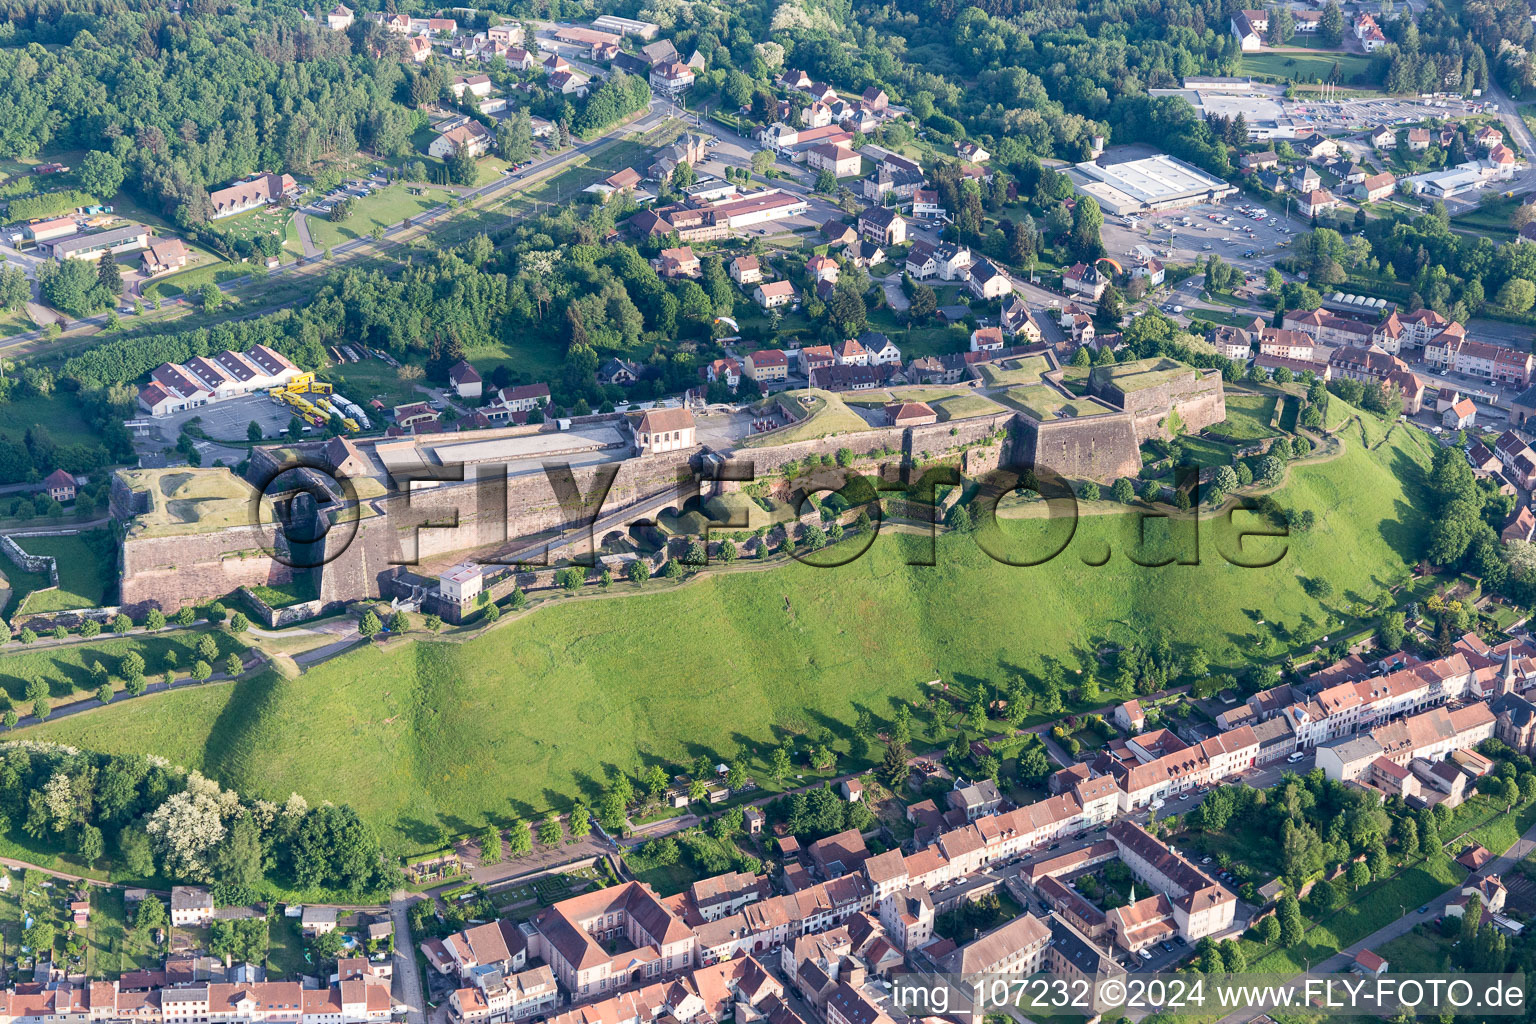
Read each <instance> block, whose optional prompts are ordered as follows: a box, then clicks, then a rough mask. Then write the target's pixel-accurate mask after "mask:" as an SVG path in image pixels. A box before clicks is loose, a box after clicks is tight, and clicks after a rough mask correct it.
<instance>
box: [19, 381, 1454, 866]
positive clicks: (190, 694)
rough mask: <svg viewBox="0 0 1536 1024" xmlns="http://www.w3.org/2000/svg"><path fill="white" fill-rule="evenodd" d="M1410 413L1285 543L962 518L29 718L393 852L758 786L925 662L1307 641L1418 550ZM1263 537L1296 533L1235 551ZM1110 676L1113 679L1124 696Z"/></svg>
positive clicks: (845, 757)
mask: <svg viewBox="0 0 1536 1024" xmlns="http://www.w3.org/2000/svg"><path fill="white" fill-rule="evenodd" d="M1332 404H1333V405H1334V406H1337V407H1342V406H1343V403H1342V402H1339V401H1338V400H1335V401H1334V403H1332ZM1380 435H1381V431H1380V430H1379V428H1377V429H1374V430H1373V433H1372V435H1371V440H1372V441H1373V442H1375V441H1378V440H1380ZM1416 435H1417V431H1413V430H1407V429H1398V430H1394V431H1393V433H1392V435H1391V437H1389V438H1388V439H1387V440H1386V441H1385V442H1384V443H1382V444H1381V446H1380V447H1379V448H1378V449H1377V450H1375V451H1371V452H1368V451H1366V450H1365V449H1364V448H1363V447H1362V445H1361V431H1360V429H1359V428H1357V427H1350V428H1348V429H1347V430H1346V431H1344V436H1345V449H1344V452H1343V454H1342V455H1341V456H1340V457H1339V458H1337V459H1335V460H1333V461H1330V462H1322V463H1317V464H1313V465H1298V466H1295V467H1293V469H1292V474H1291V480H1290V482H1289V483H1288V485H1287V486H1286V488H1285V490H1284V491H1283V493H1282V500H1284V501H1285V502H1286V504H1289V505H1295V506H1296V507H1298V508H1301V509H1311V510H1313V511H1314V513H1315V514H1316V517H1317V526H1316V527H1315V528H1314V529H1312V530H1311V531H1310V532H1308V533H1305V534H1299V535H1296V536H1293V537H1291V538H1289V540H1288V541H1285V542H1276V541H1255V540H1253V539H1250V540H1248V541H1246V542H1241V543H1240V542H1238V541H1237V540H1236V539H1235V538H1234V537H1233V536H1232V533H1231V530H1230V529H1228V528H1225V527H1223V526H1221V525H1220V521H1219V520H1218V521H1210V522H1207V523H1206V524H1205V525H1204V528H1203V529H1202V530H1201V531H1200V541H1201V542H1203V547H1202V548H1201V549H1200V550H1199V551H1198V552H1194V551H1189V548H1188V546H1189V544H1190V543H1191V539H1192V538H1191V533H1192V531H1190V530H1189V529H1188V528H1187V523H1185V522H1184V521H1183V520H1178V519H1175V520H1160V521H1158V522H1161V523H1162V524H1164V526H1163V528H1164V529H1171V530H1173V531H1175V533H1177V535H1178V536H1179V537H1181V538H1183V540H1182V542H1181V543H1182V544H1183V545H1184V546H1185V549H1186V551H1187V552H1188V553H1189V554H1191V555H1196V554H1197V555H1198V564H1175V565H1167V566H1165V567H1164V568H1160V569H1149V568H1143V567H1141V566H1139V565H1137V564H1135V563H1133V562H1132V561H1131V560H1130V559H1129V558H1128V557H1127V552H1130V551H1132V550H1133V549H1136V548H1137V547H1138V546H1139V545H1140V544H1142V543H1143V542H1142V541H1140V540H1138V523H1139V521H1138V519H1137V518H1135V517H1133V516H1113V515H1100V516H1091V517H1087V518H1085V519H1083V520H1081V521H1080V522H1079V523H1078V524H1077V528H1076V535H1075V537H1073V538H1072V539H1071V541H1070V546H1069V547H1068V549H1067V550H1065V551H1064V552H1063V553H1062V555H1061V556H1060V557H1058V558H1056V559H1054V560H1052V561H1048V562H1046V563H1044V564H1041V565H1037V566H1033V567H1028V568H1024V567H1016V566H1010V565H1005V564H1003V563H1002V562H1000V561H994V560H993V559H991V558H989V557H987V555H986V554H984V553H983V552H982V550H981V549H980V547H979V546H978V541H985V542H986V543H987V544H988V546H989V549H991V550H994V551H996V550H998V549H999V547H1006V548H1007V552H1006V553H1008V554H1009V555H1010V556H1011V557H1013V558H1014V560H1015V561H1020V560H1023V559H1024V557H1025V556H1026V555H1032V556H1033V557H1034V558H1036V559H1038V558H1039V557H1040V556H1041V555H1042V554H1043V551H1044V550H1049V548H1046V547H1045V538H1044V537H1043V536H1042V533H1043V532H1045V531H1052V532H1051V537H1052V539H1054V540H1055V542H1056V543H1061V541H1060V531H1061V530H1062V529H1063V527H1064V524H1060V523H1055V524H1048V523H1042V522H1039V521H1017V520H1014V521H1009V522H1007V523H1004V524H1003V525H1002V526H1001V528H1000V529H999V530H997V531H987V532H984V533H983V534H980V535H978V536H977V537H970V536H965V535H958V534H948V535H945V536H943V537H941V538H940V539H939V541H938V543H937V549H936V552H935V553H934V555H935V557H934V558H933V559H932V561H934V562H935V563H936V564H933V565H922V564H918V565H912V564H908V562H909V556H910V557H911V560H918V561H921V560H925V559H924V556H925V555H926V554H927V552H928V542H927V540H926V539H925V538H921V537H914V536H910V535H906V534H895V535H887V536H885V537H883V538H881V539H880V540H879V541H877V542H876V543H875V544H874V546H873V547H872V548H871V550H870V551H868V552H867V553H865V554H864V555H863V556H862V557H860V558H857V559H856V560H854V561H852V562H850V563H849V564H847V565H843V566H840V567H838V568H817V567H814V566H810V565H806V564H801V563H795V564H793V565H789V566H786V567H784V568H779V569H774V570H772V571H769V572H756V571H740V572H727V573H719V574H712V575H706V576H704V577H702V578H700V579H697V580H695V581H693V582H690V583H687V584H685V585H682V586H673V587H668V588H666V589H660V590H658V591H657V592H656V593H651V594H643V593H642V594H635V593H634V592H633V591H632V590H630V589H629V588H628V587H627V585H625V586H619V587H615V588H614V593H615V595H617V596H615V597H612V598H599V597H593V598H590V599H589V598H579V599H571V598H564V599H558V600H555V601H554V602H552V603H551V606H548V607H544V608H541V609H540V610H539V611H538V612H537V614H534V615H530V616H526V617H522V618H518V619H515V620H503V623H502V624H501V625H500V626H498V627H496V628H494V629H492V630H491V631H490V632H489V633H488V634H486V635H485V636H483V637H481V638H478V639H476V640H473V641H471V642H469V643H454V642H447V641H435V642H409V643H405V644H401V645H400V646H397V647H392V648H390V649H389V650H379V649H372V648H370V649H366V650H360V651H357V652H355V653H351V654H348V655H346V656H344V657H342V658H339V659H336V660H333V661H330V662H327V663H325V664H323V665H321V666H318V667H316V668H314V669H312V670H311V671H309V672H308V673H306V674H304V675H303V676H301V677H299V678H298V679H296V680H293V681H286V680H282V679H279V678H277V677H276V676H275V674H272V673H267V674H263V675H260V676H257V677H253V678H250V679H246V680H243V681H241V682H239V683H236V684H234V685H221V686H213V687H202V688H187V689H184V690H180V691H175V692H172V693H170V694H165V695H156V696H153V697H150V698H148V699H144V700H139V701H133V702H128V703H125V704H123V705H121V706H119V707H113V708H108V709H104V710H101V711H91V712H85V713H83V714H79V715H75V716H72V717H70V718H67V719H61V720H59V721H56V722H50V723H44V724H43V725H41V726H36V727H33V728H30V729H28V730H24V731H23V733H22V735H24V736H26V737H28V738H34V739H53V740H59V741H61V742H66V743H71V744H75V745H79V746H84V747H89V748H93V749H101V750H108V751H147V752H154V753H157V754H161V755H163V756H165V757H167V758H170V759H171V760H173V761H176V762H178V763H182V764H186V765H188V766H192V767H197V768H200V769H202V770H204V771H206V772H209V773H210V774H212V775H213V776H214V777H216V778H218V779H219V780H220V781H221V782H224V783H225V784H227V785H230V786H232V787H234V788H237V789H239V790H241V791H244V792H246V793H248V794H249V795H252V796H261V797H266V798H270V799H276V800H282V799H284V798H285V797H287V795H288V794H289V793H290V792H295V791H296V792H299V793H301V794H303V795H304V796H305V797H306V798H308V799H309V800H310V801H311V802H312V803H313V802H315V801H318V800H321V799H330V800H334V801H337V802H347V803H350V804H352V805H354V806H355V807H357V808H358V810H359V811H360V812H361V813H362V814H364V815H365V816H366V817H368V818H369V819H370V820H372V821H374V822H375V823H376V824H378V825H379V827H380V828H381V829H382V830H383V831H384V832H385V834H386V835H387V836H390V837H391V844H392V846H393V847H394V848H396V849H397V850H399V851H400V852H415V851H420V850H425V849H428V848H429V847H431V846H432V844H433V843H434V842H435V836H436V827H437V825H438V824H439V823H441V824H443V825H445V826H446V827H448V828H449V829H451V830H452V831H455V832H461V831H467V830H468V829H471V828H474V827H478V826H479V825H481V824H483V823H484V821H485V820H486V819H487V817H492V818H505V817H508V816H510V815H511V814H513V813H518V814H521V815H523V816H524V817H528V818H531V817H533V816H535V815H537V814H538V813H540V812H542V811H543V810H545V809H548V808H551V807H561V806H565V805H567V804H568V803H569V801H570V800H572V799H573V798H575V797H576V796H578V795H581V794H586V795H587V796H589V797H591V796H592V795H593V794H594V793H595V791H596V788H597V786H598V785H599V782H598V780H600V779H601V778H602V777H603V774H604V772H605V771H606V770H607V769H608V768H609V767H610V766H612V767H617V768H620V769H623V770H626V771H631V772H634V771H637V770H639V769H641V768H643V767H644V766H646V765H648V764H651V763H655V762H657V761H661V762H663V763H667V764H675V763H680V762H683V761H685V760H687V759H691V758H693V757H694V756H696V755H698V754H701V753H702V754H707V755H708V756H710V757H711V758H712V759H719V760H729V759H731V758H736V757H739V758H741V759H742V760H743V762H744V763H745V765H746V767H747V769H748V770H749V771H750V772H753V773H756V774H757V777H758V779H759V781H760V782H763V783H765V785H766V784H767V780H766V776H765V772H764V768H765V765H766V762H767V757H768V754H769V751H770V749H771V748H772V747H773V746H776V745H778V744H780V743H782V742H784V741H785V740H786V739H788V738H792V737H796V736H806V735H810V736H816V737H818V739H819V738H823V734H825V738H828V739H830V742H831V743H832V745H833V748H834V749H835V750H837V751H838V753H839V755H840V758H841V761H840V765H841V768H842V770H849V769H851V768H853V767H855V766H856V765H857V764H858V763H861V761H862V762H867V761H868V760H871V759H878V755H879V751H878V750H875V751H871V752H869V753H868V755H867V756H865V755H862V754H856V753H855V752H854V749H853V742H854V741H853V739H852V737H851V736H850V734H849V730H848V729H847V728H846V726H845V724H844V723H851V722H852V721H853V719H854V717H855V714H856V710H857V709H859V708H868V709H870V710H871V711H872V712H873V713H874V714H875V715H876V716H877V718H879V719H881V720H882V721H888V720H889V716H890V714H891V712H892V708H893V706H894V703H895V702H896V701H898V700H904V701H914V702H921V701H922V700H923V698H924V696H925V694H926V687H925V685H924V684H925V683H926V682H927V681H929V680H933V679H943V680H945V681H946V682H949V683H951V685H952V689H954V690H956V691H959V692H962V693H969V692H973V690H972V688H973V687H976V686H993V685H1000V684H1001V683H1002V682H1003V681H1004V680H1005V679H1007V678H1008V677H1009V676H1010V675H1012V674H1014V673H1019V672H1023V673H1030V674H1033V673H1036V672H1038V671H1039V670H1040V667H1041V664H1042V662H1043V659H1044V658H1046V657H1050V658H1053V659H1059V660H1060V661H1062V662H1063V663H1064V667H1065V670H1066V673H1067V676H1068V678H1069V679H1072V678H1074V677H1075V675H1076V673H1077V672H1079V671H1080V670H1082V669H1093V670H1095V671H1097V672H1099V674H1100V678H1101V679H1102V678H1107V677H1108V676H1109V674H1110V673H1109V672H1108V670H1107V667H1106V666H1104V665H1102V664H1096V663H1095V659H1094V655H1092V654H1091V653H1089V652H1092V651H1095V650H1098V649H1100V648H1101V647H1102V646H1103V645H1105V644H1112V643H1130V642H1138V641H1142V640H1144V639H1145V637H1146V636H1147V635H1148V634H1150V633H1152V632H1154V631H1156V630H1159V629H1167V630H1169V631H1170V633H1171V635H1172V638H1173V640H1174V641H1175V643H1176V644H1177V645H1179V646H1181V647H1182V646H1183V645H1188V644H1195V645H1199V646H1201V647H1202V648H1203V649H1205V650H1206V651H1207V652H1208V653H1209V656H1210V659H1211V662H1212V664H1213V666H1214V670H1216V671H1225V670H1228V669H1229V668H1236V667H1239V666H1241V665H1243V664H1244V663H1245V662H1246V660H1247V659H1248V658H1249V657H1251V656H1252V652H1253V651H1254V649H1255V638H1256V635H1257V634H1258V633H1259V632H1260V631H1261V630H1275V631H1276V632H1277V633H1278V635H1279V636H1280V637H1282V638H1283V640H1284V642H1285V644H1286V645H1287V646H1288V647H1290V648H1291V649H1296V650H1301V649H1306V648H1308V647H1310V646H1311V644H1312V643H1314V642H1315V641H1316V640H1317V639H1318V638H1320V637H1321V635H1322V634H1324V633H1326V632H1328V623H1327V621H1326V614H1325V612H1324V611H1323V610H1322V609H1319V607H1318V605H1317V602H1316V601H1314V600H1312V599H1311V598H1309V597H1308V596H1307V595H1306V593H1305V592H1304V591H1303V589H1302V587H1301V585H1300V583H1299V579H1300V578H1305V577H1310V576H1317V575H1324V574H1326V575H1327V576H1328V578H1329V579H1330V580H1331V581H1333V584H1334V587H1335V591H1336V593H1337V594H1338V595H1339V596H1338V600H1339V601H1340V602H1345V601H1352V600H1355V599H1356V598H1357V597H1358V598H1360V599H1364V600H1369V599H1371V598H1372V597H1373V596H1374V595H1375V594H1377V593H1378V592H1379V591H1380V590H1381V589H1382V588H1383V587H1384V586H1385V585H1386V584H1387V583H1388V582H1390V581H1391V580H1393V579H1394V578H1395V577H1396V576H1397V575H1398V574H1399V573H1401V572H1402V571H1403V569H1404V567H1405V565H1406V564H1408V563H1409V562H1411V561H1413V560H1414V559H1416V558H1417V557H1418V551H1417V548H1416V547H1415V543H1416V542H1415V540H1414V538H1415V537H1417V536H1421V535H1422V530H1423V529H1424V526H1425V524H1424V517H1423V513H1422V512H1421V511H1420V509H1422V507H1423V502H1422V501H1421V500H1420V498H1421V495H1420V490H1419V489H1420V487H1421V486H1422V477H1423V468H1424V466H1425V465H1426V464H1427V461H1428V448H1429V446H1428V444H1427V443H1426V442H1423V441H1421V440H1420V439H1418V437H1417V436H1416ZM1363 495H1368V496H1370V497H1369V499H1363V498H1362V497H1361V496H1363ZM1147 532H1148V534H1153V533H1156V532H1157V531H1156V529H1154V528H1153V527H1151V526H1149V528H1148V530H1147ZM1056 543H1053V544H1051V547H1054V546H1056ZM1164 543H1165V544H1166V545H1170V546H1171V545H1172V544H1173V543H1174V542H1173V541H1165V542H1164ZM1266 552H1268V553H1269V556H1270V558H1274V557H1275V556H1276V555H1279V554H1281V553H1282V552H1283V557H1278V560H1277V561H1275V564H1273V565H1271V566H1269V567H1266V568H1242V567H1239V566H1238V565H1235V564H1233V562H1234V561H1239V560H1242V561H1268V560H1269V558H1264V557H1261V556H1263V555H1264V554H1265V553H1266ZM1239 553H1240V554H1239ZM1100 558H1108V561H1107V563H1105V564H1089V563H1097V562H1098V561H1099V559H1100ZM1229 559H1230V560H1229ZM1142 560H1143V561H1150V559H1147V558H1143V559H1142ZM624 595H633V596H624ZM1021 608H1037V609H1050V613H1049V614H1023V615H1021V614H1020V613H1019V609H1021ZM1260 620H1262V621H1264V622H1265V623H1266V625H1265V626H1263V627H1260V626H1258V625H1257V623H1258V622H1259V621H1260ZM1109 689H1110V688H1109V687H1106V688H1105V691H1106V692H1104V694H1103V697H1102V699H1101V702H1100V703H1110V702H1112V701H1113V700H1114V699H1117V695H1116V694H1114V693H1111V692H1109ZM944 707H945V709H946V710H945V714H944V716H943V718H942V720H939V721H935V719H934V718H933V716H932V715H930V713H929V712H928V711H927V710H925V709H924V708H923V707H922V706H921V704H919V706H918V710H917V713H916V714H915V715H914V733H915V737H916V741H917V743H918V744H919V745H920V746H927V745H933V744H938V743H946V744H947V743H948V742H949V740H950V739H952V737H953V732H952V731H951V729H950V716H949V712H948V705H944ZM770 788H771V787H770Z"/></svg>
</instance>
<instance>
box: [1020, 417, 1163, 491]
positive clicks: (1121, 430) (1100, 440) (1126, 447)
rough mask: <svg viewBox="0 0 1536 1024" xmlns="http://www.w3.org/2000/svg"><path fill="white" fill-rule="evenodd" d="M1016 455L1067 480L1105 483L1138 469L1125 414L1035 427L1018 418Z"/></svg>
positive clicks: (1132, 427)
mask: <svg viewBox="0 0 1536 1024" xmlns="http://www.w3.org/2000/svg"><path fill="white" fill-rule="evenodd" d="M1019 422H1020V434H1021V437H1022V439H1023V443H1022V444H1021V445H1020V454H1021V455H1022V456H1023V460H1024V461H1025V462H1027V463H1028V464H1030V465H1033V466H1037V467H1044V468H1047V469H1050V470H1053V471H1055V472H1056V473H1059V474H1061V475H1062V476H1064V477H1067V478H1068V479H1076V480H1098V481H1101V482H1103V481H1108V480H1113V479H1115V478H1117V477H1122V476H1135V475H1136V473H1137V472H1138V471H1139V470H1140V469H1141V449H1140V444H1141V442H1140V439H1139V437H1138V435H1137V430H1136V424H1135V422H1134V417H1133V416H1132V415H1131V414H1130V413H1128V412H1114V413H1102V414H1100V415H1098V416H1083V417H1080V418H1077V419H1064V420H1054V419H1053V420H1046V421H1045V422H1043V423H1038V424H1037V423H1035V422H1034V421H1033V420H1031V419H1030V418H1028V417H1020V420H1019Z"/></svg>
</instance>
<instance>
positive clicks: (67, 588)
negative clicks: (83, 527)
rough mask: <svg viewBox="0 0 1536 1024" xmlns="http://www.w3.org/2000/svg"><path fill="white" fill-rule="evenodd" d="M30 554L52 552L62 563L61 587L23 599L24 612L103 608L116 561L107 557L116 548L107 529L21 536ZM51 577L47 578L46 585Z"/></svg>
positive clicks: (18, 539) (22, 608)
mask: <svg viewBox="0 0 1536 1024" xmlns="http://www.w3.org/2000/svg"><path fill="white" fill-rule="evenodd" d="M16 540H17V543H19V544H20V545H21V547H22V549H23V550H24V551H26V552H27V554H29V555H52V556H53V557H54V558H56V559H58V563H59V586H58V589H57V590H44V591H41V592H39V593H37V594H33V595H30V596H29V597H27V598H26V599H25V600H23V601H22V603H21V610H22V611H24V612H57V611H64V610H65V609H68V608H100V607H101V606H102V605H103V604H105V603H106V598H107V591H108V589H109V588H110V587H111V586H112V583H113V577H114V572H115V570H116V568H117V566H116V563H115V561H113V560H112V559H111V558H110V557H104V555H106V553H107V552H110V551H111V549H112V542H111V540H110V538H108V537H107V535H106V531H105V530H92V531H88V532H87V533H80V534H75V535H74V536H72V537H18V538H16ZM46 583H47V581H46V580H44V585H46Z"/></svg>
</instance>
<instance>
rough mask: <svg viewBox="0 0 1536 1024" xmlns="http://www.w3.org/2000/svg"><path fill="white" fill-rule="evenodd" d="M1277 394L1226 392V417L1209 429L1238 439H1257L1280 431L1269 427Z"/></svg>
mask: <svg viewBox="0 0 1536 1024" xmlns="http://www.w3.org/2000/svg"><path fill="white" fill-rule="evenodd" d="M1279 400H1280V399H1279V396H1278V395H1245V394H1241V393H1237V392H1231V391H1229V392H1227V396H1226V403H1227V418H1226V419H1225V420H1224V421H1222V422H1221V423H1218V424H1216V425H1215V426H1213V427H1211V431H1212V432H1213V433H1216V434H1222V435H1224V436H1226V437H1231V438H1235V439H1236V440H1239V441H1257V440H1260V439H1261V438H1266V437H1274V436H1275V435H1277V434H1279V433H1280V432H1279V431H1278V430H1276V429H1275V428H1274V427H1271V426H1270V425H1269V424H1270V421H1271V420H1272V419H1274V415H1275V404H1276V403H1277V402H1278V401H1279Z"/></svg>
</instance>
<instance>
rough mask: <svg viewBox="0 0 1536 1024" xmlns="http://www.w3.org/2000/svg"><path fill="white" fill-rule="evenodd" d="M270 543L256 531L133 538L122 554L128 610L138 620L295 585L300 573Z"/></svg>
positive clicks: (252, 528) (240, 529) (242, 528)
mask: <svg viewBox="0 0 1536 1024" xmlns="http://www.w3.org/2000/svg"><path fill="white" fill-rule="evenodd" d="M268 539H269V535H268V533H267V531H265V530H262V529H261V528H259V527H255V526H232V527H226V528H225V529H222V530H215V531H210V532H208V533H192V534H177V535H175V536H169V537H128V538H126V539H125V540H124V541H123V551H122V572H123V578H122V599H121V604H122V607H123V610H124V611H126V612H127V613H128V614H129V615H131V616H134V617H135V618H137V617H138V616H140V615H142V614H143V613H144V612H146V611H148V610H149V609H151V608H158V609H160V610H161V611H163V612H167V613H170V612H175V611H177V610H178V609H180V608H181V606H182V605H186V604H194V603H197V602H200V601H207V600H211V599H213V598H217V597H223V596H224V595H226V594H228V593H230V592H231V591H233V590H237V589H239V588H240V587H255V586H262V585H266V586H277V585H280V584H285V583H291V582H293V579H294V572H295V570H294V569H293V568H292V567H290V566H288V565H285V564H283V563H282V562H281V561H279V560H278V559H277V558H275V557H274V556H273V555H272V554H270V553H269V552H268V551H267V550H266V549H265V547H264V545H265V543H266V542H267V540H268Z"/></svg>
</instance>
